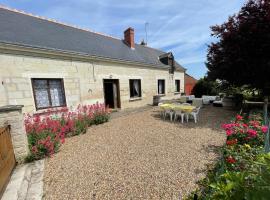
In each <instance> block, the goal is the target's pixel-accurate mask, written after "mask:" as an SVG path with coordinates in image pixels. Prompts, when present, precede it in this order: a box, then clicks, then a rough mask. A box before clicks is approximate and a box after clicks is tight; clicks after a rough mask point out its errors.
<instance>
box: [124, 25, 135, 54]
mask: <svg viewBox="0 0 270 200" xmlns="http://www.w3.org/2000/svg"><path fill="white" fill-rule="evenodd" d="M124 37H125V38H124V41H125V43H126V44H127V45H128V46H129V47H130V48H132V49H135V43H134V29H133V28H131V27H129V28H128V29H127V30H125V32H124Z"/></svg>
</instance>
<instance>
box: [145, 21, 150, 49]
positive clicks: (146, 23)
mask: <svg viewBox="0 0 270 200" xmlns="http://www.w3.org/2000/svg"><path fill="white" fill-rule="evenodd" d="M148 26H149V23H148V22H145V24H144V30H145V43H146V45H147V43H148V38H147V28H148Z"/></svg>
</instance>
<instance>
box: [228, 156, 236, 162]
mask: <svg viewBox="0 0 270 200" xmlns="http://www.w3.org/2000/svg"><path fill="white" fill-rule="evenodd" d="M226 161H227V162H228V163H230V164H233V163H236V160H235V158H234V157H232V156H229V157H227V158H226Z"/></svg>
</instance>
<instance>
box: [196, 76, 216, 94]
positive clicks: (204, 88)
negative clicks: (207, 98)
mask: <svg viewBox="0 0 270 200" xmlns="http://www.w3.org/2000/svg"><path fill="white" fill-rule="evenodd" d="M218 87H219V84H218V83H217V82H216V81H211V80H209V79H208V78H206V77H204V78H201V79H200V80H198V81H197V83H196V85H195V86H194V88H193V89H192V94H194V95H195V96H196V97H199V98H200V97H202V95H218V93H219V90H218Z"/></svg>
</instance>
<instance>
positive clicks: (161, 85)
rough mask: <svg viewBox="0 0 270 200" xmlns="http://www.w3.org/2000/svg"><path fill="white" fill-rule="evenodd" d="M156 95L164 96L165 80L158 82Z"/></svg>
mask: <svg viewBox="0 0 270 200" xmlns="http://www.w3.org/2000/svg"><path fill="white" fill-rule="evenodd" d="M158 94H165V80H164V79H159V80H158Z"/></svg>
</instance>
